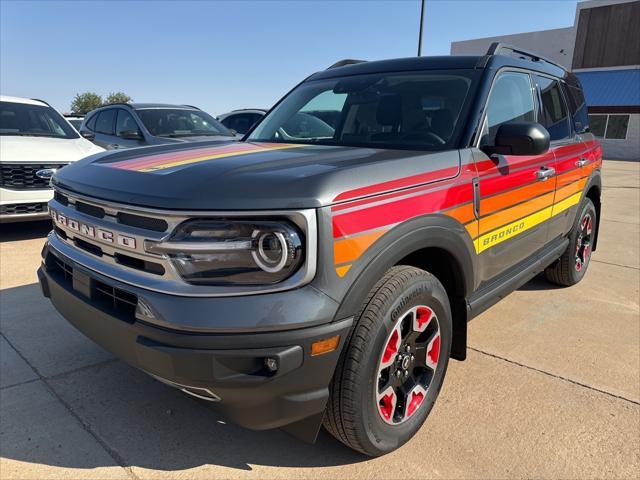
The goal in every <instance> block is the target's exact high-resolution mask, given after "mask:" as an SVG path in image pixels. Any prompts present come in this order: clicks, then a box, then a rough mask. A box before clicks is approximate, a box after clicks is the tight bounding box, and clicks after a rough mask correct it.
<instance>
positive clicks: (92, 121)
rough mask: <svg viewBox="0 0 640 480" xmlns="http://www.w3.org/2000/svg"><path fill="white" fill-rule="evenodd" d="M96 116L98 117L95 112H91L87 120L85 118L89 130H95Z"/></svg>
mask: <svg viewBox="0 0 640 480" xmlns="http://www.w3.org/2000/svg"><path fill="white" fill-rule="evenodd" d="M96 118H98V115H97V114H95V113H94V114H93V115H91V117H89V120H87V124H86V125H85V127H86V128H88V129H89V130H91V131H95V129H96Z"/></svg>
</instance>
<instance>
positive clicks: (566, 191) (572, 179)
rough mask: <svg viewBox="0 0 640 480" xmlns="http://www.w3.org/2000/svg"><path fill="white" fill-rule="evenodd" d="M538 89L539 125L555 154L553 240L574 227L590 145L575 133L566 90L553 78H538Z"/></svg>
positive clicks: (584, 181)
mask: <svg viewBox="0 0 640 480" xmlns="http://www.w3.org/2000/svg"><path fill="white" fill-rule="evenodd" d="M534 78H535V82H536V86H537V89H538V96H539V105H540V115H539V122H540V123H541V124H542V125H543V126H544V127H545V128H546V129H547V130H548V131H549V135H550V136H551V150H552V151H553V153H554V155H555V160H556V163H555V169H556V185H557V186H556V194H555V198H554V207H553V211H552V216H551V219H550V221H549V237H550V240H553V239H554V238H557V237H560V236H562V235H564V234H566V233H567V232H568V231H569V229H570V228H571V224H572V223H573V219H574V217H575V213H576V209H577V208H578V207H577V205H578V203H579V202H580V197H581V195H582V191H583V190H584V186H585V184H586V181H587V178H586V177H585V175H584V172H585V167H586V166H587V165H586V164H587V163H588V162H589V161H588V158H587V146H586V145H585V143H584V142H583V141H582V138H580V135H579V134H578V133H577V132H576V129H575V127H574V126H573V122H572V121H571V117H570V113H569V106H568V104H567V100H568V99H567V97H566V93H567V91H566V87H565V88H563V87H562V84H561V82H560V81H559V80H558V79H556V78H553V77H547V76H543V75H535V76H534Z"/></svg>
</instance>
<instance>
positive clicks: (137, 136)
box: [118, 130, 142, 140]
mask: <svg viewBox="0 0 640 480" xmlns="http://www.w3.org/2000/svg"><path fill="white" fill-rule="evenodd" d="M118 136H119V137H120V138H124V139H125V140H142V134H141V133H140V132H139V131H138V130H123V131H121V132H119V133H118Z"/></svg>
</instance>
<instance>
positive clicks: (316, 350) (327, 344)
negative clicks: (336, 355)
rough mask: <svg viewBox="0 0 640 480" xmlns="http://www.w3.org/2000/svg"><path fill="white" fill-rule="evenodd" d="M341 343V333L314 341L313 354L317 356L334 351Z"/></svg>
mask: <svg viewBox="0 0 640 480" xmlns="http://www.w3.org/2000/svg"><path fill="white" fill-rule="evenodd" d="M339 343H340V335H336V336H335V337H330V338H325V339H324V340H318V341H317V342H313V343H312V344H311V356H312V357H315V356H316V355H323V354H325V353H329V352H333V351H334V350H335V349H336V348H338V344H339Z"/></svg>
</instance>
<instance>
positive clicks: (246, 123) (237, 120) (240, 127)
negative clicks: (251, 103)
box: [218, 108, 267, 137]
mask: <svg viewBox="0 0 640 480" xmlns="http://www.w3.org/2000/svg"><path fill="white" fill-rule="evenodd" d="M266 113H267V111H266V110H264V109H261V108H253V109H251V108H245V109H241V110H233V111H232V112H229V113H223V114H222V115H218V120H219V121H220V123H222V124H223V125H224V126H225V127H227V128H228V129H229V130H231V131H233V132H235V134H236V136H237V137H243V136H244V135H245V134H246V133H247V132H248V131H249V129H250V128H251V127H253V126H254V125H255V124H256V123H258V122H259V121H260V120H262V117H264V116H265V114H266Z"/></svg>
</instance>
